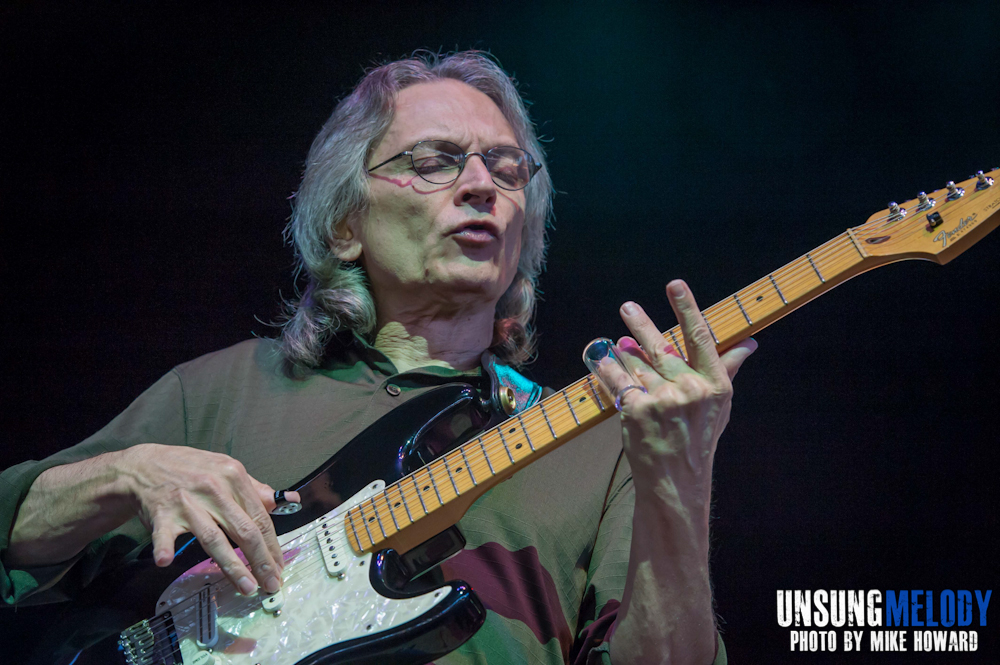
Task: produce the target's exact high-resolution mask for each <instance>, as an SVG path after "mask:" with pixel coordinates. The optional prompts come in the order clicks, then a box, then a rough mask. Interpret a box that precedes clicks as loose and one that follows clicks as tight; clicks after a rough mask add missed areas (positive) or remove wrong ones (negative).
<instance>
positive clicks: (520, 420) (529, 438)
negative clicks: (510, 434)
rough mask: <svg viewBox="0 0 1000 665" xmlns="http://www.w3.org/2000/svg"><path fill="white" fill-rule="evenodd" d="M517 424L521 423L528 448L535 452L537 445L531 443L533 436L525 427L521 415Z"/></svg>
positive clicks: (518, 415) (518, 416)
mask: <svg viewBox="0 0 1000 665" xmlns="http://www.w3.org/2000/svg"><path fill="white" fill-rule="evenodd" d="M517 422H519V423H521V431H522V432H524V438H525V439H527V440H528V447H529V448H531V452H535V444H533V443H532V442H531V435H530V434H528V428H527V427H525V426H524V420H522V419H521V414H520V413H519V414H517Z"/></svg>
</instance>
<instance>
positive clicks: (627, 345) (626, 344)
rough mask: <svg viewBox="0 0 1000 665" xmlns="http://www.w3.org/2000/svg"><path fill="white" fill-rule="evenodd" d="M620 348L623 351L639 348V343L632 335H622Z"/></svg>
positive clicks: (619, 343) (619, 342) (619, 341)
mask: <svg viewBox="0 0 1000 665" xmlns="http://www.w3.org/2000/svg"><path fill="white" fill-rule="evenodd" d="M618 348H619V349H622V350H623V351H635V350H636V349H638V348H639V344H638V343H637V342H636V341H635V340H634V339H632V338H631V337H622V338H621V339H620V340H618Z"/></svg>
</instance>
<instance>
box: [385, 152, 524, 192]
mask: <svg viewBox="0 0 1000 665" xmlns="http://www.w3.org/2000/svg"><path fill="white" fill-rule="evenodd" d="M421 143H448V144H449V145H453V146H455V147H456V148H458V155H456V156H459V155H461V158H462V159H461V161H460V162H459V164H458V173H457V174H456V175H455V177H454V178H453V179H452V180H449V181H448V182H434V181H433V180H428V179H427V178H425V177H424V176H422V175H420V171H418V170H417V165H416V164H414V163H413V151H414V150H415V149H416V147H417V146H418V145H420V144H421ZM497 148H515V149H516V150H520V151H521V152H523V153H524V154H525V155H527V156H528V170H529V174H528V182H526V183H524V186H523V187H518V188H517V189H510V188H509V187H504V186H503V185H501V184H500V183H498V182H497V181H496V179H495V178H494V177H493V171H490V163H489V162H488V161H487V160H486V155H488V154H490V153H491V152H493V151H494V150H496V149H497ZM470 155H479V156H480V157H482V159H483V164H484V165H485V166H486V170H487V171H488V172H489V174H490V180H492V181H493V184H494V185H496V186H497V187H499V188H500V189H503V190H506V191H508V192H519V191H521V190H522V189H524V188H525V187H527V186H528V185H529V184H531V179H532V178H534V177H535V174H536V173H538V172H539V171H541V170H542V163H541V162H539V161H538V160H536V159H535V156H534V155H532V154H531V153H530V152H528V151H527V150H525V149H524V148H521V147H520V146H516V145H497V146H493V147H492V148H490V149H489V150H487V151H486V154H483V153H481V152H462V146H460V145H458V144H457V143H452V142H451V141H445V140H443V139H424V140H423V141H417V142H416V143H414V144H413V147H412V148H410V149H409V150H404V151H403V152H401V153H399V154H398V155H393V156H392V157H390V158H389V159H387V160H385V161H384V162H379V163H378V164H376V165H375V166H373V167H371V168H370V169H368V170H367V173H368V174H369V175H371V172H372V171H374V170H375V169H377V168H381V167H383V166H385V165H386V164H388V163H389V162H393V161H396V160H397V159H399V158H400V157H409V158H410V166H412V167H413V172H414V173H416V174H417V176H418V177H419V178H420V179H421V180H423V181H424V182H429V183H431V184H432V185H450V184H451V183H453V182H455V181H456V180H458V179H459V178H460V177H462V171H464V170H465V163H466V162H467V161H468V158H469V156H470Z"/></svg>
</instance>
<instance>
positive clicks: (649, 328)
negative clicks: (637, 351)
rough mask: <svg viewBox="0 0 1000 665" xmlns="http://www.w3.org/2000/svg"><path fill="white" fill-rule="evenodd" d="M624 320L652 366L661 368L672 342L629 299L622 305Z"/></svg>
mask: <svg viewBox="0 0 1000 665" xmlns="http://www.w3.org/2000/svg"><path fill="white" fill-rule="evenodd" d="M620 313H621V316H622V320H623V321H624V322H625V325H626V326H628V329H629V330H630V331H632V334H633V335H635V340H636V341H637V342H638V343H639V345H640V346H642V350H643V351H644V352H645V353H646V356H647V357H648V358H649V364H650V366H651V367H653V368H655V369H657V370H661V369H664V368H663V367H661V363H662V362H663V361H664V360H666V359H667V358H668V357H669V356H670V355H671V352H670V344H669V342H667V341H666V340H665V339H664V338H663V334H662V333H661V332H660V329H659V328H657V327H656V324H655V323H653V320H652V319H650V318H649V315H647V314H646V312H645V310H643V309H642V307H640V306H639V305H638V304H637V303H634V302H632V301H629V302H627V303H625V304H624V305H622V306H621V310H620Z"/></svg>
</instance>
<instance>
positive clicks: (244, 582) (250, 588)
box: [236, 575, 257, 596]
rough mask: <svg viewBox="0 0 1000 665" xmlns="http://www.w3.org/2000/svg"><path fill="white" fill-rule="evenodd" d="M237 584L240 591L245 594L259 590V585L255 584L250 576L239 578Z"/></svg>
mask: <svg viewBox="0 0 1000 665" xmlns="http://www.w3.org/2000/svg"><path fill="white" fill-rule="evenodd" d="M236 586H237V587H238V588H239V590H240V593H242V594H243V595H244V596H252V595H253V592H254V591H256V590H257V585H256V584H254V583H253V581H252V580H251V579H250V578H249V577H246V576H245V575H244V576H243V577H241V578H240V579H239V581H238V582H237V583H236Z"/></svg>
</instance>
